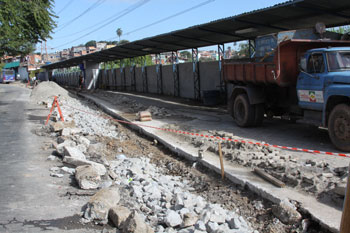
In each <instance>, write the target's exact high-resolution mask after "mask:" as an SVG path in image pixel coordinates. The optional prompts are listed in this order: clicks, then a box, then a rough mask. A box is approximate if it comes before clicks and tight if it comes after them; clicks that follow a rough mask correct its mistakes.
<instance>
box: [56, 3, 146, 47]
mask: <svg viewBox="0 0 350 233" xmlns="http://www.w3.org/2000/svg"><path fill="white" fill-rule="evenodd" d="M149 1H150V0H141V1H139V2H137V3H135V4H134V5H132V6H131V7H128V8H127V9H126V10H124V11H125V12H124V13H122V14H120V15H118V16H117V17H114V18H113V19H111V20H109V21H107V22H106V23H105V24H103V25H102V26H100V27H99V28H98V29H96V30H92V31H90V32H88V33H86V34H84V35H82V36H80V37H79V38H77V39H75V40H72V41H70V42H67V43H64V44H62V45H59V46H56V49H57V48H60V47H63V46H65V45H67V44H70V43H73V42H75V41H77V40H80V39H82V38H84V37H86V36H88V35H90V34H92V33H94V32H97V31H99V30H101V29H102V28H104V27H106V26H107V25H109V24H111V23H113V22H114V21H115V20H117V19H120V18H122V17H123V16H125V15H127V14H129V13H131V12H132V11H134V10H136V9H137V8H139V7H141V6H142V5H144V4H146V3H147V2H149Z"/></svg>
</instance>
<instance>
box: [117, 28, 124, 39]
mask: <svg viewBox="0 0 350 233" xmlns="http://www.w3.org/2000/svg"><path fill="white" fill-rule="evenodd" d="M122 34H123V30H122V29H121V28H118V29H117V35H118V37H119V41H120V37H121V36H122Z"/></svg>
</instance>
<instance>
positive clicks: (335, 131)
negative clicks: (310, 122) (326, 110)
mask: <svg viewBox="0 0 350 233" xmlns="http://www.w3.org/2000/svg"><path fill="white" fill-rule="evenodd" d="M328 134H329V137H330V139H331V141H332V143H333V145H334V146H335V147H336V148H338V149H339V150H342V151H350V107H349V106H348V105H346V104H339V105H337V106H335V107H334V108H333V110H332V112H331V114H330V116H329V119H328Z"/></svg>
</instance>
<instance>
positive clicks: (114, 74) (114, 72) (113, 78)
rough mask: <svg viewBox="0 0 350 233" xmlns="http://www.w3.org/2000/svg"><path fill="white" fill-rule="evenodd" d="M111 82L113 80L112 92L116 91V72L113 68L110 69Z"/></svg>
mask: <svg viewBox="0 0 350 233" xmlns="http://www.w3.org/2000/svg"><path fill="white" fill-rule="evenodd" d="M112 80H113V88H112V90H116V89H117V70H116V68H115V67H114V68H113V69H112Z"/></svg>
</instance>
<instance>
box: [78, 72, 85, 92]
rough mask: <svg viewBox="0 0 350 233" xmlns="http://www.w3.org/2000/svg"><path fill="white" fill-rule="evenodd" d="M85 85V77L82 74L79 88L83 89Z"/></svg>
mask: <svg viewBox="0 0 350 233" xmlns="http://www.w3.org/2000/svg"><path fill="white" fill-rule="evenodd" d="M83 86H84V77H83V75H82V74H80V75H79V88H80V89H82V88H83Z"/></svg>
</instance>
